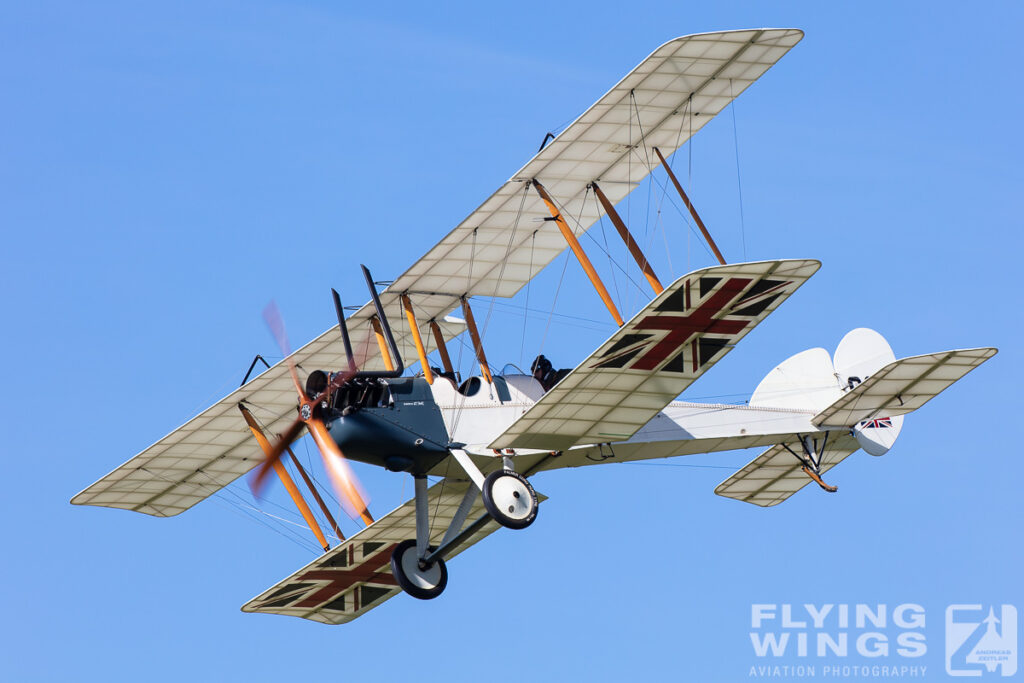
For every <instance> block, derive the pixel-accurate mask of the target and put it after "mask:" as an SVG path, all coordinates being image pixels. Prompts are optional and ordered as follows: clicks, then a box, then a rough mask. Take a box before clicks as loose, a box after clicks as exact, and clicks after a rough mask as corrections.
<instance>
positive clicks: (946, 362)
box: [811, 348, 996, 427]
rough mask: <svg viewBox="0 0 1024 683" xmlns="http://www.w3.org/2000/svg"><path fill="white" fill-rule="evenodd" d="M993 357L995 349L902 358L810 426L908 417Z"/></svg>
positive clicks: (828, 409)
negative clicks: (877, 418)
mask: <svg viewBox="0 0 1024 683" xmlns="http://www.w3.org/2000/svg"><path fill="white" fill-rule="evenodd" d="M994 355H996V349H993V348H980V349H963V350H959V351H942V352H940V353H928V354H925V355H923V356H911V357H910V358H901V359H899V360H897V361H893V362H892V363H889V364H888V365H886V366H885V367H883V368H882V369H880V370H879V371H878V372H876V373H875V374H873V375H871V377H869V378H867V379H866V380H864V381H863V382H862V383H860V384H859V385H857V387H856V388H854V389H853V390H852V391H850V392H848V393H846V394H844V395H843V396H842V397H841V398H839V399H838V400H836V402H835V403H833V404H832V405H830V406H829V407H828V408H825V409H824V410H822V411H821V412H820V413H818V414H817V415H815V416H814V418H813V419H812V420H811V422H813V423H814V424H815V425H818V426H830V427H849V426H852V425H855V424H857V423H858V422H860V421H861V420H867V419H870V418H872V417H876V416H882V417H892V416H894V415H905V414H906V413H909V412H912V411H914V410H917V409H918V408H920V407H921V406H923V405H924V404H925V403H927V402H928V401H930V400H931V399H933V398H934V397H936V396H938V395H939V394H940V393H941V392H943V391H945V390H946V389H947V388H948V387H949V386H951V385H952V384H953V383H954V382H956V381H957V380H958V379H960V378H961V377H963V376H964V375H966V374H967V373H968V372H970V371H971V370H973V369H974V368H976V367H978V366H979V365H981V364H982V363H984V362H985V361H987V360H988V359H989V358H991V357H992V356H994Z"/></svg>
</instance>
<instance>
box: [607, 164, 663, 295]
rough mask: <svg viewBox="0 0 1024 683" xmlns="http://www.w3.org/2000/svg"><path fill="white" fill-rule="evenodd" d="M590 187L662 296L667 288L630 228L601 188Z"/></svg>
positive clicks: (652, 286) (645, 274)
mask: <svg viewBox="0 0 1024 683" xmlns="http://www.w3.org/2000/svg"><path fill="white" fill-rule="evenodd" d="M590 187H592V188H594V194H595V195H597V198H598V200H599V201H600V202H601V206H603V207H604V212H605V213H606V214H608V218H610V219H611V221H612V224H613V225H614V226H615V229H616V230H618V231H619V237H621V238H622V241H623V242H625V243H626V248H627V249H629V253H630V254H632V255H633V259H634V260H635V261H636V264H637V265H638V266H640V270H642V271H643V273H644V277H646V278H647V281H648V282H649V283H651V288H652V289H654V293H655V294H661V293H662V292H663V291H664V290H665V288H664V287H662V285H661V281H660V280H659V279H658V276H657V275H655V274H654V269H653V268H651V264H650V262H648V260H647V258H646V257H645V256H644V253H643V252H642V251H641V250H640V245H638V244H637V243H636V240H634V239H633V235H632V234H631V233H630V232H629V228H627V227H626V224H625V223H624V222H622V218H621V217H620V216H619V212H618V211H616V210H615V207H614V206H612V203H611V202H610V201H608V197H606V196H605V194H604V192H602V191H601V188H600V187H598V185H597V183H596V182H594V183H590Z"/></svg>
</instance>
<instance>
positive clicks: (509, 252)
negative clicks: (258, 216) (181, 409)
mask: <svg viewBox="0 0 1024 683" xmlns="http://www.w3.org/2000/svg"><path fill="white" fill-rule="evenodd" d="M802 37H803V33H802V32H801V31H799V30H797V29H754V30H744V31H724V32H719V33H706V34H699V35H693V36H684V37H681V38H676V39H674V40H671V41H669V42H667V43H665V44H664V45H662V46H661V47H659V48H658V49H657V50H655V51H654V52H653V53H652V54H651V55H650V56H648V57H647V58H646V59H645V60H644V61H643V62H641V63H640V65H639V66H637V67H636V68H635V69H633V71H631V72H630V73H629V74H628V75H627V76H626V77H625V78H623V79H622V81H620V82H619V83H618V84H617V85H615V86H614V87H613V88H612V89H611V90H609V91H608V93H606V94H605V95H604V96H603V97H601V99H599V100H598V101H597V102H596V103H595V104H594V105H593V106H591V107H590V108H589V109H587V111H586V112H584V113H583V114H582V115H581V116H580V117H579V118H578V119H577V120H576V121H575V122H573V123H572V124H570V125H569V126H568V127H567V128H566V129H565V130H564V131H562V133H561V134H559V135H558V136H557V137H556V138H555V139H554V140H553V141H552V142H551V143H550V144H548V145H547V146H546V147H544V149H543V150H541V151H540V152H538V153H537V154H536V155H535V156H534V157H533V159H531V160H530V161H529V162H528V163H527V164H526V165H525V166H524V167H523V168H522V169H520V170H519V171H518V172H517V173H515V174H514V175H513V176H512V178H511V179H509V180H508V181H507V182H506V183H504V184H503V185H502V186H501V187H500V188H498V190H497V191H496V192H495V193H494V194H493V195H491V196H490V197H489V198H488V199H487V200H486V201H485V202H484V203H483V204H482V205H481V206H480V207H478V208H477V209H476V210H475V211H473V212H472V213H471V214H470V215H469V216H468V217H467V218H466V219H465V220H464V221H462V222H461V223H460V224H459V225H458V226H457V227H456V228H455V229H454V230H452V231H451V232H450V233H449V234H448V235H447V236H446V237H445V238H444V239H442V240H441V242H440V243H439V244H438V245H437V246H435V247H433V248H432V249H431V250H430V251H429V252H428V253H427V254H426V255H425V256H424V257H423V258H421V259H420V260H419V261H417V262H416V263H415V264H413V265H412V266H411V267H410V268H409V269H408V270H407V271H406V272H405V273H404V274H402V275H401V276H399V277H398V279H397V280H395V282H394V283H393V284H392V285H391V286H389V287H388V288H387V289H385V290H384V291H383V292H381V294H380V299H381V303H382V305H383V306H384V308H385V310H386V313H387V315H388V316H389V319H390V320H391V321H392V326H393V330H394V333H395V341H396V343H397V344H398V346H399V348H400V349H403V359H404V360H405V364H406V366H407V367H410V366H412V365H414V364H415V363H416V362H418V356H417V354H416V351H415V345H414V344H413V342H412V333H411V331H410V330H409V329H408V326H407V325H403V324H401V321H402V320H403V319H404V312H403V309H402V305H401V300H400V297H401V295H402V294H408V295H409V296H410V298H411V299H412V301H413V304H414V306H415V308H416V313H417V316H418V318H419V320H420V321H421V323H422V325H424V326H426V325H427V324H428V323H429V322H430V321H431V320H436V321H437V322H438V324H439V325H440V327H441V330H442V333H443V335H444V337H445V339H452V338H453V337H455V336H456V335H458V334H460V333H461V332H462V331H463V330H464V329H465V327H464V325H461V324H458V323H456V322H445V321H444V316H445V315H446V314H448V313H450V312H451V311H452V310H453V309H455V308H456V306H458V304H459V298H460V297H462V296H467V297H472V296H489V297H490V296H497V297H510V296H513V295H514V294H515V293H516V292H518V291H519V290H520V289H521V288H522V287H523V286H524V285H525V284H526V283H527V282H528V281H529V280H530V279H531V278H532V277H533V276H534V275H536V274H537V273H538V272H539V271H540V270H542V269H543V268H544V267H545V266H547V265H548V264H549V263H550V262H551V261H552V260H553V259H554V258H555V257H557V256H558V255H559V254H560V253H561V252H562V251H564V250H565V249H566V243H565V240H564V238H563V237H562V236H561V234H559V232H558V229H557V227H556V226H555V225H554V224H553V223H552V222H550V221H545V220H541V221H540V222H537V221H536V220H535V219H545V218H547V217H549V215H550V214H549V213H548V212H547V209H546V208H545V207H544V205H543V203H542V202H541V200H540V199H539V198H538V197H537V196H536V195H535V194H534V193H532V192H530V191H529V188H528V185H529V183H528V181H529V180H530V179H532V178H536V179H538V180H540V181H541V182H542V183H544V185H545V186H546V187H547V189H548V191H549V192H550V193H551V195H552V196H553V197H554V198H555V199H556V200H557V201H558V202H559V203H560V204H561V205H562V210H563V213H564V214H565V215H566V216H573V217H576V218H575V219H574V220H576V223H577V224H576V225H575V226H574V228H575V229H577V231H583V230H586V229H587V228H589V227H590V226H591V225H592V224H593V223H594V222H595V221H596V220H597V218H598V217H599V215H600V214H599V210H598V208H597V202H595V201H592V198H591V200H590V201H584V200H585V199H586V197H587V185H588V184H589V183H590V182H592V181H595V180H599V181H601V183H602V187H603V188H604V192H605V194H606V195H607V196H608V197H609V198H610V199H611V200H612V201H613V202H617V201H620V200H621V199H622V198H624V197H625V196H626V195H627V194H628V193H629V192H630V191H632V189H633V188H635V187H636V185H637V183H639V181H641V180H642V179H643V178H645V177H646V176H647V175H648V174H649V173H650V172H651V171H652V170H653V169H654V168H655V165H656V163H657V162H656V161H655V162H654V163H652V162H651V160H652V159H656V156H655V155H654V153H653V151H651V148H652V147H654V146H657V147H658V148H659V149H660V150H661V151H662V152H663V153H664V154H666V155H668V154H671V153H672V152H674V151H675V150H676V149H678V148H679V147H680V146H681V145H682V144H683V143H685V142H686V141H687V140H688V139H689V138H690V136H691V135H692V134H693V133H696V132H697V131H698V130H700V129H701V128H702V127H703V126H704V125H705V124H706V123H707V122H708V121H710V120H711V119H712V118H713V117H714V116H715V115H716V114H718V113H719V112H720V111H721V110H722V109H723V108H725V106H726V105H728V104H729V103H730V102H731V101H732V100H733V99H734V98H735V97H737V96H738V95H739V94H740V93H742V92H743V91H744V90H746V89H747V88H748V87H749V86H750V85H751V84H752V83H753V82H754V81H755V80H757V78H759V77H760V76H761V75H762V74H763V73H764V72H765V71H767V70H768V69H769V68H770V67H771V66H772V65H773V64H775V62H777V61H778V60H779V59H781V58H782V56H783V55H784V54H786V52H788V51H789V50H790V48H792V47H793V46H794V45H795V44H796V43H798V42H799V41H800V39H801V38H802ZM520 208H521V209H522V210H521V211H520ZM372 317H373V306H372V305H371V304H370V303H367V304H366V305H364V306H363V307H362V308H360V309H359V310H358V311H357V312H355V313H353V314H352V315H351V316H350V317H349V318H348V327H349V330H350V331H351V333H352V344H353V351H354V353H355V355H356V356H357V358H356V360H357V362H358V363H359V365H360V367H361V368H363V369H365V370H379V369H382V368H383V360H382V358H381V357H380V354H379V353H378V352H377V345H376V341H375V339H374V336H373V333H372V331H371V327H370V321H371V318H372ZM422 332H423V336H424V337H427V338H429V336H430V335H429V334H428V333H427V330H426V329H425V328H424V330H422ZM291 358H292V360H293V361H294V362H295V364H296V365H298V366H299V367H300V368H303V369H304V370H305V371H306V372H310V371H312V370H314V369H323V370H332V369H339V368H343V367H345V365H346V362H345V356H344V353H343V350H342V346H341V344H340V334H339V330H338V327H337V326H336V325H335V326H334V327H332V328H330V329H329V330H327V331H326V332H324V333H323V334H321V335H320V336H319V337H317V338H316V339H314V340H313V341H311V342H309V343H308V344H306V345H305V346H303V347H302V348H300V349H299V350H297V351H295V352H294V353H293V354H292V356H291ZM243 400H244V401H246V403H247V405H248V406H249V407H250V409H252V411H253V413H254V414H255V415H256V416H257V417H258V418H259V419H260V420H261V421H262V422H263V424H264V427H265V428H266V430H267V431H268V432H269V433H277V432H280V431H281V430H282V429H284V428H285V427H286V426H287V425H288V424H289V423H290V422H291V421H292V420H293V419H294V413H293V411H294V409H295V392H294V388H293V387H292V384H291V380H290V378H289V375H288V369H287V364H286V363H284V362H281V363H278V364H277V365H275V366H274V367H272V368H270V369H269V370H267V371H266V372H264V373H263V374H262V375H260V376H259V377H257V378H255V379H253V380H252V381H250V382H249V383H248V384H246V385H245V386H244V387H242V388H241V389H238V390H236V391H234V392H232V393H231V394H230V395H229V396H227V397H226V398H224V399H223V400H221V401H219V402H218V403H216V404H215V405H213V406H212V407H210V408H209V409H207V410H205V411H203V412H202V413H200V414H199V415H197V416H196V417H195V418H193V419H192V420H189V421H188V422H187V423H186V424H185V425H184V426H182V427H181V428H179V429H178V430H175V431H174V432H172V433H171V434H169V435H168V436H166V437H164V438H163V439H161V440H160V441H158V442H157V443H156V444H154V445H153V446H151V447H149V448H147V449H146V450H145V451H143V452H142V453H140V454H139V455H138V456H136V457H135V458H133V459H132V460H130V461H128V462H127V463H125V464H124V465H122V466H121V467H119V468H117V469H116V470H114V471H113V472H111V473H110V474H108V475H107V476H106V477H104V478H103V479H102V480H100V481H98V482H96V483H95V484H93V485H92V486H90V487H89V488H88V489H86V490H85V491H83V492H82V493H80V494H78V495H77V496H75V497H74V499H73V500H72V502H73V503H76V504H81V505H102V506H107V507H117V508H123V509H128V510H135V511H138V512H143V513H146V514H151V515H157V516H170V515H176V514H178V513H180V512H183V511H184V510H186V509H188V508H189V507H191V506H192V505H195V504H196V503H197V502H199V501H201V500H203V499H204V498H206V497H208V496H210V495H212V494H213V493H216V492H217V491H218V490H219V489H220V488H222V487H224V486H226V485H227V484H229V483H231V482H232V481H234V480H235V479H237V478H238V477H239V476H241V475H242V474H244V473H246V472H248V471H249V470H251V469H252V468H253V467H254V466H256V464H258V462H259V458H260V451H259V449H258V447H256V445H255V443H254V442H252V440H251V437H250V436H249V432H248V429H247V427H246V425H245V423H244V421H243V420H242V419H241V417H240V416H239V414H238V409H237V405H238V403H239V402H240V401H243Z"/></svg>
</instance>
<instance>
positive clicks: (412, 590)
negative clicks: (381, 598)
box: [391, 539, 448, 600]
mask: <svg viewBox="0 0 1024 683" xmlns="http://www.w3.org/2000/svg"><path fill="white" fill-rule="evenodd" d="M430 550H434V549H433V548H430ZM391 573H392V574H394V575H395V580H396V581H398V585H399V586H401V588H402V590H404V591H405V592H406V593H408V594H409V595H411V596H412V597H414V598H419V599H420V600H432V599H434V598H436V597H437V596H439V595H440V594H441V593H443V592H444V588H445V586H447V585H448V568H447V567H446V566H445V564H444V560H443V559H442V558H440V557H438V558H436V559H435V560H434V561H433V562H431V563H429V564H427V563H426V562H424V561H423V560H421V559H420V554H419V553H418V552H417V551H416V541H414V540H412V539H409V540H407V541H402V542H401V543H399V544H398V545H397V546H396V547H395V550H394V552H392V553H391Z"/></svg>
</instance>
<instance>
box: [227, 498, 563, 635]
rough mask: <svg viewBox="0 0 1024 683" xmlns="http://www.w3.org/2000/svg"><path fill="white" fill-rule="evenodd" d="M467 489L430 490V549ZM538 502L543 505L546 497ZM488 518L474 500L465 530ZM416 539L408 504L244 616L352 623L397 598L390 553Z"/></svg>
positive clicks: (253, 603)
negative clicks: (479, 519) (405, 542)
mask: <svg viewBox="0 0 1024 683" xmlns="http://www.w3.org/2000/svg"><path fill="white" fill-rule="evenodd" d="M470 485H471V484H469V482H460V481H454V480H450V479H449V480H446V481H444V482H439V483H437V484H434V485H433V486H431V487H430V489H428V491H427V493H428V496H429V500H430V504H429V506H428V507H429V510H430V513H431V515H433V521H432V525H431V528H432V530H433V533H432V534H431V536H430V541H431V544H432V545H439V544H440V542H441V539H442V538H443V537H444V534H445V531H446V530H447V529H448V525H449V524H450V523H451V520H452V518H453V517H454V516H455V511H456V510H457V509H458V507H459V503H460V502H462V498H463V495H464V494H465V492H466V488H467V486H470ZM538 498H539V499H540V500H543V499H544V496H540V495H538ZM486 514H487V513H486V512H485V511H484V507H483V503H482V502H481V499H480V496H479V494H478V495H477V498H476V502H475V504H474V505H473V508H472V510H471V511H470V513H469V517H468V518H467V525H468V523H470V522H472V521H473V520H475V519H477V518H478V517H480V516H482V515H486ZM499 528H500V527H499V526H498V523H497V522H495V521H494V520H489V521H488V522H487V523H486V524H484V525H483V526H482V527H481V528H480V529H479V530H478V531H477V532H476V533H474V534H472V535H471V536H470V537H469V538H468V539H467V540H466V541H465V542H463V543H462V545H460V546H458V547H457V548H455V549H453V551H452V552H450V553H448V554H447V555H446V557H445V559H446V560H450V559H451V558H452V557H454V556H455V555H457V554H459V553H460V552H462V551H463V550H465V549H466V548H468V547H469V546H471V545H473V544H474V543H476V542H477V541H480V540H481V539H483V538H484V537H486V536H489V535H490V534H491V533H493V532H495V531H497V530H498V529H499ZM415 537H416V506H415V503H414V501H412V500H410V501H408V502H406V503H405V504H403V505H401V506H400V507H398V508H397V509H395V510H394V511H392V512H390V513H389V514H387V515H385V516H384V517H382V518H380V519H378V520H377V521H376V522H374V523H373V524H371V525H370V526H368V527H366V528H365V529H363V530H362V531H360V532H359V533H357V534H356V535H355V536H353V537H352V538H349V539H348V540H346V541H345V542H344V543H343V544H341V545H339V546H338V547H336V548H333V549H331V551H330V552H328V553H325V554H324V555H322V556H321V557H318V558H317V559H316V560H314V561H313V562H310V563H309V564H308V565H306V566H305V567H303V568H302V569H300V570H299V571H297V572H295V573H294V574H292V575H291V576H289V577H288V578H287V579H284V580H283V581H281V582H279V583H278V584H277V585H275V586H273V587H271V588H269V589H267V590H266V591H264V592H263V593H261V594H260V595H259V596H257V597H255V598H253V599H252V600H250V601H249V602H247V603H246V604H245V605H243V606H242V611H243V612H267V613H270V614H283V615H286V616H292V617H302V618H303V619H310V620H312V621H319V622H321V623H324V624H343V623H345V622H347V621H352V620H353V619H355V618H356V617H358V616H361V615H363V614H365V613H366V612H368V611H369V610H371V609H373V608H374V607H377V606H378V605H380V604H381V603H383V602H384V601H385V600H387V599H388V598H391V597H394V596H395V595H397V594H398V593H400V592H401V589H400V588H399V587H398V584H397V583H396V581H395V577H394V576H393V575H392V573H391V551H392V550H393V549H394V547H395V546H396V545H397V544H398V543H400V542H402V541H404V540H406V539H410V538H415Z"/></svg>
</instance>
